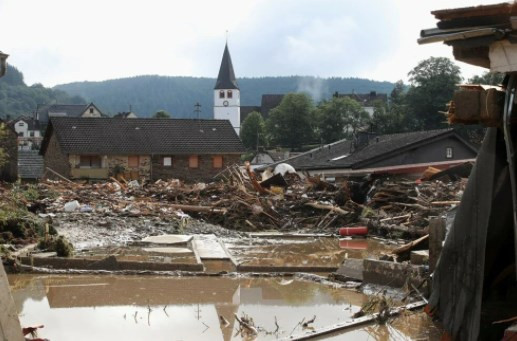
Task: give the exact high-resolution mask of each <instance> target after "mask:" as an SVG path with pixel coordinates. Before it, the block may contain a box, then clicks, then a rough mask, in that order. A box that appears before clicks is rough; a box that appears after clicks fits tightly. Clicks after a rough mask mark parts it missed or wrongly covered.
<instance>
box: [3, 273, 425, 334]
mask: <svg viewBox="0 0 517 341" xmlns="http://www.w3.org/2000/svg"><path fill="white" fill-rule="evenodd" d="M9 281H10V283H11V289H12V293H13V297H14V300H15V303H16V306H17V308H18V311H19V313H20V319H21V324H22V325H23V326H32V325H39V324H43V325H45V328H44V329H43V330H42V331H41V332H40V334H39V335H40V337H45V338H49V339H51V340H88V341H90V340H241V339H242V337H241V336H240V335H236V330H237V325H238V323H237V322H236V321H235V318H234V314H237V315H238V316H242V315H243V314H244V313H245V314H247V315H249V316H250V317H252V318H253V320H254V322H255V325H257V326H260V327H262V328H264V330H263V331H261V332H260V334H259V338H258V339H259V340H268V339H277V338H283V337H288V336H289V335H290V334H291V333H293V334H298V333H300V332H302V330H301V327H299V326H298V323H299V322H300V321H302V320H303V319H305V320H307V319H310V318H312V317H313V316H314V315H316V320H315V322H314V324H313V327H314V328H321V327H323V326H328V325H332V324H335V323H339V322H342V321H344V320H347V319H349V318H350V317H351V315H352V314H353V313H354V312H356V311H357V310H358V309H359V306H360V305H361V304H362V303H363V302H364V301H365V300H366V299H367V298H366V296H364V295H363V294H360V293H356V292H352V291H348V290H344V289H335V288H331V287H328V286H324V285H321V284H316V283H312V282H305V281H296V280H292V279H283V278H268V279H257V278H255V279H248V278H246V279H245V278H240V279H232V278H202V277H198V278H168V277H150V276H149V277H137V276H127V277H122V276H77V275H76V276H34V275H12V276H9ZM219 316H223V317H224V319H225V320H226V321H228V325H227V326H225V325H224V324H221V323H220V318H219ZM275 316H276V318H277V321H278V325H279V326H280V328H279V332H278V333H277V334H268V333H267V332H273V331H274V330H275V324H274V319H275ZM420 316H422V315H421V314H420ZM421 318H422V317H420V319H421ZM424 318H425V317H424ZM395 322H396V321H395ZM395 322H393V323H392V326H390V327H389V328H388V327H377V326H367V327H364V328H362V329H358V330H353V331H349V332H347V333H344V334H336V335H333V336H331V337H332V338H334V339H335V340H372V339H377V340H388V339H416V338H419V337H420V336H422V335H423V333H425V332H426V330H427V325H428V323H429V321H427V320H425V321H424V322H425V324H423V325H422V326H419V327H418V328H416V329H415V330H412V329H411V328H408V327H407V326H408V323H406V322H403V323H402V324H400V323H399V324H398V325H397V323H395ZM414 325H415V324H414V323H413V326H414ZM400 336H402V337H403V338H400Z"/></svg>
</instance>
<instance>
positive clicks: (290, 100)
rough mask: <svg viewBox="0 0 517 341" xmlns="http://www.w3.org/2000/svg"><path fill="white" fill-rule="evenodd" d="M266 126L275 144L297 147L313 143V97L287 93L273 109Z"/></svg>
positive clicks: (271, 140)
mask: <svg viewBox="0 0 517 341" xmlns="http://www.w3.org/2000/svg"><path fill="white" fill-rule="evenodd" d="M266 128H267V131H268V134H269V139H270V142H271V143H272V144H273V145H274V146H289V147H291V148H293V149H295V148H299V147H301V146H302V145H303V144H308V143H312V142H313V138H314V129H315V117H314V105H313V103H312V100H311V98H310V97H309V96H307V95H306V94H294V93H290V94H287V95H285V96H284V98H283V99H282V102H281V103H280V105H279V106H278V107H276V108H275V109H273V110H271V112H270V114H269V118H268V119H267V121H266Z"/></svg>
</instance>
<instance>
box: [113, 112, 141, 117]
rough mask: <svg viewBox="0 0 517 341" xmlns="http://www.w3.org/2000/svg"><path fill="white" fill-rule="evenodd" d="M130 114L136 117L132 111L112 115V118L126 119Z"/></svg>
mask: <svg viewBox="0 0 517 341" xmlns="http://www.w3.org/2000/svg"><path fill="white" fill-rule="evenodd" d="M131 114H133V115H135V116H136V114H135V113H134V112H132V111H123V112H119V113H118V114H116V115H114V116H113V118H127V117H128V116H129V115H131Z"/></svg>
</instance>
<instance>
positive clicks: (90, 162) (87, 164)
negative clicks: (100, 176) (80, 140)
mask: <svg viewBox="0 0 517 341" xmlns="http://www.w3.org/2000/svg"><path fill="white" fill-rule="evenodd" d="M101 165H102V162H101V157H100V156H99V155H81V156H80V160H79V167H81V168H101Z"/></svg>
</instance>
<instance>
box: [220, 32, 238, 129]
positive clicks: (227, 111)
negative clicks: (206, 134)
mask: <svg viewBox="0 0 517 341" xmlns="http://www.w3.org/2000/svg"><path fill="white" fill-rule="evenodd" d="M214 118H215V119H216V120H229V121H230V123H231V124H232V127H233V128H234V129H235V132H236V133H237V135H238V134H239V132H240V127H241V91H240V90H239V86H238V85H237V79H236V78H235V72H234V71H233V65H232V58H231V57H230V51H229V50H228V42H227V43H226V45H225V47H224V53H223V60H222V62H221V68H220V69H219V76H218V77H217V82H215V87H214Z"/></svg>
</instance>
